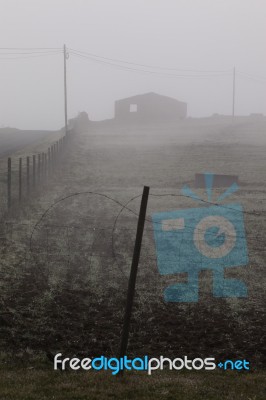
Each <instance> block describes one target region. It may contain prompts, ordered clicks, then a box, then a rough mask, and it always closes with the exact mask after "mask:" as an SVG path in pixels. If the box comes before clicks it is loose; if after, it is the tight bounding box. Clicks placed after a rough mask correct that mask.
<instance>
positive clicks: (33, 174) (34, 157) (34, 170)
mask: <svg viewBox="0 0 266 400" xmlns="http://www.w3.org/2000/svg"><path fill="white" fill-rule="evenodd" d="M32 186H33V187H34V188H35V186H36V156H35V154H34V155H33V156H32Z"/></svg>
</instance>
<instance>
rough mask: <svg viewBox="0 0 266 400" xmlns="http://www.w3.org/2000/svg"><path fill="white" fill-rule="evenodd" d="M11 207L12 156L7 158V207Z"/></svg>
mask: <svg viewBox="0 0 266 400" xmlns="http://www.w3.org/2000/svg"><path fill="white" fill-rule="evenodd" d="M10 207H11V158H10V157H8V160H7V208H8V209H10Z"/></svg>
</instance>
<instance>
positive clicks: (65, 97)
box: [63, 44, 68, 135]
mask: <svg viewBox="0 0 266 400" xmlns="http://www.w3.org/2000/svg"><path fill="white" fill-rule="evenodd" d="M63 53H64V103H65V135H67V78H66V60H67V58H68V53H67V52H66V45H65V44H64V51H63Z"/></svg>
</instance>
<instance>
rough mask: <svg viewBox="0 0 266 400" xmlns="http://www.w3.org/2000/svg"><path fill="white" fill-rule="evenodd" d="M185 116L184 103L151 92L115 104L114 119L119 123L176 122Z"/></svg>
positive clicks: (185, 106)
mask: <svg viewBox="0 0 266 400" xmlns="http://www.w3.org/2000/svg"><path fill="white" fill-rule="evenodd" d="M186 115H187V104H186V103H184V102H182V101H178V100H176V99H173V98H171V97H168V96H162V95H160V94H157V93H153V92H151V93H145V94H139V95H137V96H132V97H127V98H125V99H121V100H117V101H116V102H115V119H116V120H121V121H122V120H124V121H139V122H141V121H151V122H152V121H158V120H176V119H183V118H185V117H186Z"/></svg>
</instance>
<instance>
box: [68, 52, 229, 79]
mask: <svg viewBox="0 0 266 400" xmlns="http://www.w3.org/2000/svg"><path fill="white" fill-rule="evenodd" d="M69 50H70V51H73V52H74V53H75V54H79V55H84V56H89V57H90V58H92V59H94V58H96V59H102V60H107V61H112V62H118V63H122V64H129V65H135V66H138V67H145V68H152V69H159V70H168V71H181V72H195V73H206V74H208V73H226V72H230V71H231V70H229V69H228V70H195V69H181V68H170V67H162V66H155V65H149V64H139V63H135V62H130V61H125V60H121V59H115V58H108V57H103V56H98V55H96V54H93V53H88V52H85V51H80V50H75V49H72V48H69Z"/></svg>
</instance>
